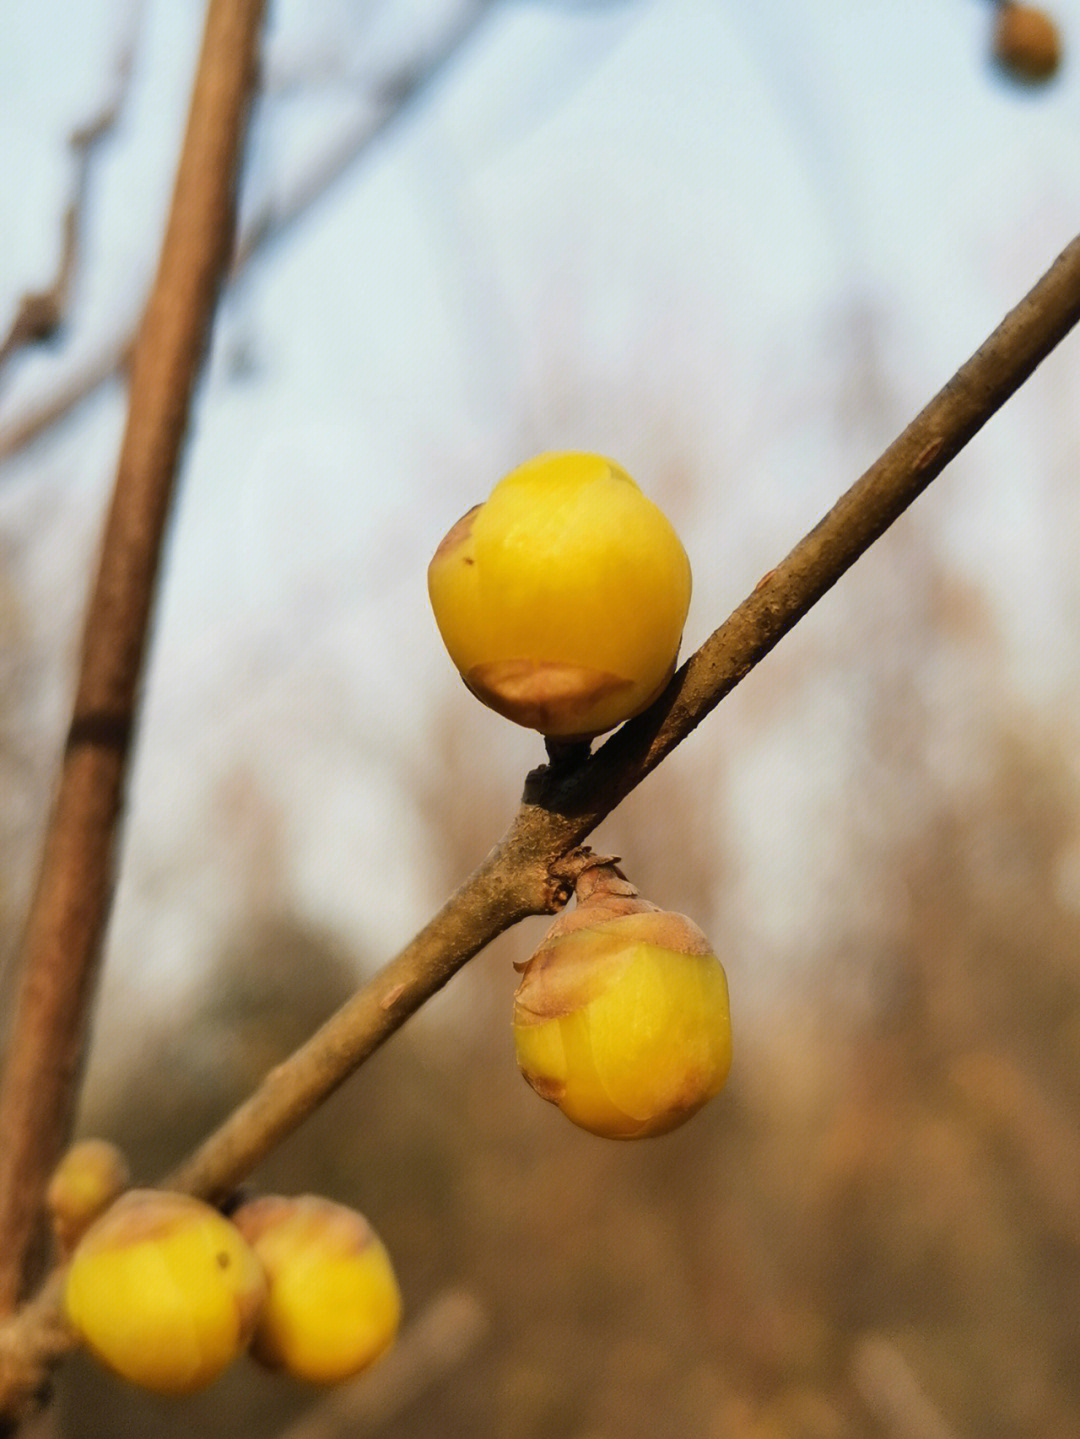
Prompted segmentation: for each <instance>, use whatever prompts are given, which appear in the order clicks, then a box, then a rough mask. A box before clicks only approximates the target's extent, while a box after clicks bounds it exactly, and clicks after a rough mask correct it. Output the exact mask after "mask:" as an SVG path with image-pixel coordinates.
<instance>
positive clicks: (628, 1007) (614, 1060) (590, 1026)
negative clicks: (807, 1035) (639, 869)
mask: <svg viewBox="0 0 1080 1439" xmlns="http://www.w3.org/2000/svg"><path fill="white" fill-rule="evenodd" d="M594 873H595V872H594ZM626 888H627V889H628V890H630V895H631V896H632V895H633V889H632V887H631V886H629V885H627V886H626ZM579 896H580V882H579ZM513 1027H514V1046H515V1050H516V1053H517V1060H518V1066H519V1068H520V1069H521V1072H522V1073H523V1074H524V1076H525V1078H526V1079H527V1080H528V1081H529V1083H530V1084H531V1085H532V1087H533V1088H534V1089H535V1090H536V1091H537V1093H538V1094H540V1095H541V1096H542V1097H543V1098H544V1099H547V1100H550V1101H551V1102H552V1103H553V1104H556V1105H558V1107H559V1108H560V1109H561V1110H562V1112H563V1113H564V1114H565V1115H566V1116H567V1118H568V1119H572V1120H573V1122H574V1123H575V1124H578V1125H580V1126H581V1127H582V1128H583V1129H588V1130H591V1131H592V1133H594V1134H600V1135H604V1136H606V1137H607V1138H610V1139H638V1138H643V1137H645V1136H647V1135H652V1134H663V1133H665V1132H666V1131H668V1130H671V1129H675V1128H676V1127H677V1126H678V1125H680V1124H682V1123H683V1121H684V1120H686V1119H688V1118H689V1117H690V1115H691V1114H693V1113H694V1112H695V1110H697V1109H700V1107H701V1106H702V1105H703V1104H704V1103H705V1101H706V1100H707V1099H709V1098H711V1096H712V1095H714V1094H716V1093H717V1092H718V1091H719V1090H720V1089H721V1087H722V1086H723V1083H724V1080H725V1079H726V1078H727V1074H728V1070H729V1068H730V1067H731V1022H730V1017H729V1012H728V991H727V980H726V978H725V976H724V970H723V967H722V965H721V964H720V961H719V960H718V959H717V958H716V956H715V955H714V954H713V953H712V951H711V949H710V947H709V943H708V940H707V939H706V938H705V936H704V935H703V934H702V932H701V930H699V929H698V927H697V926H696V925H695V924H692V923H691V921H690V920H688V919H686V918H685V917H684V916H683V915H680V914H668V913H665V912H663V911H661V910H658V909H656V908H655V906H652V905H646V904H645V903H644V902H643V901H638V900H634V899H633V898H630V897H628V898H627V899H626V900H624V901H623V902H622V903H615V904H612V903H610V902H600V903H597V902H596V901H594V902H593V903H591V904H581V903H579V905H578V908H577V909H576V910H575V911H571V912H570V914H569V915H567V916H561V917H560V919H559V920H556V922H555V925H553V926H552V930H551V931H550V932H549V935H548V937H547V938H546V939H545V940H544V942H543V943H542V944H541V946H540V948H539V949H538V950H537V952H536V953H535V954H534V955H533V957H532V959H530V960H529V962H528V963H527V964H526V965H525V967H524V973H523V975H522V979H521V983H520V985H519V986H518V990H517V993H516V995H515V997H514V1020H513Z"/></svg>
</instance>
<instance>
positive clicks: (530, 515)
mask: <svg viewBox="0 0 1080 1439" xmlns="http://www.w3.org/2000/svg"><path fill="white" fill-rule="evenodd" d="M428 590H429V593H430V596H431V606H432V609H433V611H434V614H435V621H436V623H437V624H438V627H439V632H440V634H441V635H442V638H443V642H444V643H445V645H446V648H447V650H448V651H449V653H450V658H451V659H452V660H453V662H454V664H455V665H456V666H457V668H458V670H459V672H460V674H461V677H462V679H463V680H464V681H465V683H466V684H467V685H468V687H469V689H471V690H472V692H473V693H474V694H475V695H476V696H477V698H478V699H481V700H482V701H483V702H484V704H486V705H489V706H490V707H491V708H492V709H494V710H497V711H498V713H499V714H501V715H505V716H506V717H507V719H511V720H514V721H515V722H516V723H517V724H521V725H526V726H528V727H529V728H531V729H537V730H540V731H541V732H542V733H543V734H545V735H551V736H554V737H559V738H564V739H577V738H589V737H591V736H593V735H597V734H602V733H603V732H604V731H605V730H609V729H612V728H613V727H614V726H615V725H617V724H621V723H622V722H623V720H625V719H629V718H630V717H631V716H632V715H635V714H637V713H639V711H641V710H643V709H645V708H646V707H647V706H648V705H649V704H651V703H652V701H653V700H654V699H656V698H657V696H658V695H659V694H660V693H661V691H662V690H663V689H664V686H665V685H666V684H667V682H668V680H669V679H670V678H671V676H672V674H673V672H674V669H675V661H676V658H677V656H678V652H679V644H680V641H681V639H682V631H683V625H684V623H685V621H686V612H687V610H688V608H689V605H690V562H689V561H688V560H687V558H686V552H685V551H684V549H683V547H682V545H681V544H680V543H679V538H678V536H677V535H676V533H675V531H674V530H673V529H672V527H671V525H670V524H669V523H668V521H667V519H666V518H665V517H664V515H663V514H662V512H661V511H660V510H659V509H657V507H656V506H655V505H654V504H653V503H652V501H651V500H648V499H646V497H645V496H644V495H643V494H642V493H641V491H640V490H639V489H638V487H637V485H635V483H634V482H633V480H632V479H631V478H630V476H629V475H628V474H626V472H625V471H624V470H622V469H620V467H619V466H618V465H616V464H614V463H613V462H612V461H611V460H606V459H603V458H602V457H601V456H599V455H587V454H552V455H540V456H539V457H538V458H536V459H534V460H530V461H529V462H528V463H527V464H524V465H521V466H520V467H519V468H518V469H516V470H513V471H511V473H510V474H508V475H507V476H506V477H505V478H504V479H502V480H501V481H500V482H499V483H498V484H497V485H496V486H495V489H494V490H493V491H492V493H491V496H490V498H489V499H488V500H487V502H486V504H483V505H477V506H476V507H475V508H474V509H472V510H470V511H469V513H468V514H467V515H465V516H463V518H462V519H460V520H459V521H458V522H457V524H456V525H455V526H454V527H453V529H451V531H450V532H449V534H448V535H447V536H446V538H445V539H444V540H443V542H442V544H440V546H439V548H438V549H437V550H436V552H435V556H434V558H433V559H432V561H431V564H430V566H429V568H428Z"/></svg>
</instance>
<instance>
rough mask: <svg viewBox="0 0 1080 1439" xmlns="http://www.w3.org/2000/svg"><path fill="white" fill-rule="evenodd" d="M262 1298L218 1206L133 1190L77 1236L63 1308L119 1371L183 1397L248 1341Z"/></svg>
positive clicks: (258, 1277) (252, 1260)
mask: <svg viewBox="0 0 1080 1439" xmlns="http://www.w3.org/2000/svg"><path fill="white" fill-rule="evenodd" d="M265 1297H266V1279H265V1277H264V1275H263V1272H262V1268H261V1266H260V1264H259V1261H258V1260H257V1259H256V1257H255V1255H254V1254H253V1253H252V1251H251V1249H250V1248H249V1246H248V1245H247V1243H246V1242H245V1240H244V1239H243V1238H242V1236H241V1235H240V1233H239V1231H238V1230H237V1229H236V1228H235V1227H234V1226H233V1225H232V1224H230V1223H229V1221H228V1220H227V1219H225V1218H224V1217H223V1216H222V1215H221V1214H219V1213H218V1211H217V1210H216V1209H212V1208H211V1207H210V1206H209V1205H208V1204H203V1203H202V1202H201V1200H198V1199H192V1198H191V1197H190V1196H188V1195H186V1194H167V1193H162V1192H159V1191H157V1190H138V1189H134V1190H130V1191H129V1192H128V1193H127V1194H124V1195H122V1196H121V1198H120V1199H118V1200H117V1201H116V1203H115V1204H114V1205H113V1206H112V1208H111V1209H108V1210H106V1212H105V1213H104V1214H103V1215H102V1216H101V1218H100V1219H98V1220H97V1222H96V1223H94V1224H93V1225H91V1227H90V1228H89V1229H88V1230H87V1231H86V1234H85V1235H84V1236H83V1238H82V1241H81V1242H80V1244H79V1246H78V1248H77V1249H76V1251H75V1255H74V1258H73V1259H72V1261H71V1267H70V1269H69V1270H68V1275H67V1283H66V1288H65V1292H64V1308H65V1312H66V1314H67V1318H68V1321H69V1322H70V1324H71V1326H72V1328H73V1329H74V1330H75V1331H76V1332H77V1333H78V1334H79V1335H80V1336H81V1338H82V1339H83V1340H84V1342H85V1343H86V1346H87V1348H88V1349H89V1350H90V1351H91V1352H92V1353H93V1354H94V1355H95V1356H96V1357H97V1358H98V1359H100V1360H101V1362H102V1363H103V1364H105V1365H107V1366H108V1367H109V1368H110V1369H112V1370H114V1371H115V1372H116V1373H117V1374H119V1375H120V1376H121V1377H122V1378H124V1379H128V1380H130V1381H131V1383H132V1384H141V1385H142V1386H143V1387H144V1388H147V1389H154V1390H157V1391H158V1392H159V1393H163V1394H187V1393H190V1392H191V1391H193V1390H195V1389H201V1388H203V1387H204V1386H205V1385H207V1384H209V1383H210V1382H211V1381H212V1380H213V1379H216V1378H217V1376H218V1375H219V1374H220V1373H221V1372H222V1370H223V1369H225V1368H226V1367H227V1365H229V1364H230V1363H231V1362H232V1361H233V1360H234V1359H235V1358H236V1356H237V1355H238V1354H239V1353H240V1352H241V1351H242V1350H243V1349H244V1348H245V1346H246V1345H247V1342H248V1340H249V1339H250V1337H251V1333H252V1330H253V1328H254V1325H255V1320H256V1318H257V1316H258V1312H259V1309H260V1308H261V1306H262V1304H263V1301H264V1299H265Z"/></svg>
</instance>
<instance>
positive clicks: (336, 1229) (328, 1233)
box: [233, 1195, 401, 1384]
mask: <svg viewBox="0 0 1080 1439" xmlns="http://www.w3.org/2000/svg"><path fill="white" fill-rule="evenodd" d="M233 1222H234V1223H235V1224H236V1225H237V1227H238V1228H239V1229H240V1231H241V1233H243V1234H244V1235H245V1237H246V1238H247V1240H248V1241H249V1243H250V1244H251V1246H252V1248H253V1249H254V1251H255V1253H256V1254H257V1255H258V1257H259V1259H260V1261H261V1263H262V1265H263V1268H264V1270H265V1272H266V1276H267V1279H268V1281H269V1293H268V1295H267V1300H266V1304H265V1306H264V1307H263V1310H262V1313H261V1315H260V1317H259V1322H258V1326H257V1328H256V1330H255V1336H254V1339H253V1341H252V1346H251V1353H252V1356H253V1357H254V1358H255V1359H258V1360H259V1361H260V1362H261V1363H263V1364H266V1365H267V1366H268V1367H270V1368H274V1369H279V1368H280V1369H285V1370H287V1371H288V1373H290V1374H292V1375H294V1376H296V1377H297V1378H300V1379H307V1380H310V1381H311V1382H313V1383H317V1384H333V1383H336V1382H337V1381H339V1380H342V1379H347V1378H349V1377H350V1376H352V1375H354V1374H358V1373H359V1372H360V1371H361V1370H362V1369H366V1368H367V1366H368V1365H369V1364H371V1363H372V1362H373V1361H374V1360H375V1359H377V1358H378V1357H379V1355H380V1354H382V1353H383V1351H384V1350H385V1349H387V1348H388V1347H389V1346H390V1344H391V1343H392V1342H393V1340H394V1337H395V1335H396V1333H397V1329H398V1325H399V1323H400V1320H401V1294H400V1291H399V1289H398V1285H397V1279H396V1278H395V1276H394V1270H393V1267H392V1265H391V1263H390V1256H389V1255H388V1254H387V1252H386V1249H385V1248H384V1247H383V1245H382V1243H381V1242H380V1241H379V1239H378V1238H377V1236H376V1235H375V1234H374V1232H373V1231H372V1230H371V1228H370V1226H369V1225H368V1223H367V1221H366V1220H365V1219H364V1218H363V1216H362V1215H360V1214H358V1213H357V1212H356V1211H355V1210H352V1209H347V1208H345V1207H344V1206H343V1205H340V1204H334V1203H332V1202H331V1201H330V1200H328V1199H322V1198H319V1197H317V1196H314V1195H302V1196H299V1197H297V1198H289V1199H287V1198H281V1197H277V1196H268V1197H266V1198H264V1199H256V1200H253V1201H252V1202H251V1203H249V1204H245V1205H242V1206H241V1208H239V1209H238V1210H237V1211H236V1213H235V1214H234V1215H233Z"/></svg>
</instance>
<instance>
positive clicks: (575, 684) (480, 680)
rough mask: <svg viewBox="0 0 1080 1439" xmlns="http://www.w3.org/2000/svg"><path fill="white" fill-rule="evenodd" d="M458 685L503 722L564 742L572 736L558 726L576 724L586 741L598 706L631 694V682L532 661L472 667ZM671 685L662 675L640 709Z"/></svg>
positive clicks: (497, 661)
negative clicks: (463, 685)
mask: <svg viewBox="0 0 1080 1439" xmlns="http://www.w3.org/2000/svg"><path fill="white" fill-rule="evenodd" d="M671 673H674V667H673V668H672V671H671ZM462 679H464V681H465V683H466V685H467V686H468V687H469V689H470V690H472V692H473V694H474V695H475V696H476V698H477V699H478V700H480V701H481V703H483V704H486V705H487V706H488V708H489V709H493V710H494V711H495V712H496V714H501V715H502V716H503V718H504V719H508V720H513V721H514V723H515V724H520V725H525V726H526V727H527V728H528V729H535V730H539V731H540V733H541V734H547V733H549V731H552V730H554V731H556V732H557V733H558V734H560V735H561V736H562V737H563V738H564V739H573V738H575V736H573V735H565V734H563V729H562V728H560V726H563V727H565V724H566V723H573V722H575V721H577V720H578V719H579V718H580V720H581V724H582V728H583V731H586V732H584V733H583V734H582V736H581V738H583V739H588V738H591V731H588V724H587V720H588V716H589V715H590V714H591V713H592V712H593V710H594V708H595V705H596V703H597V701H598V700H602V699H606V698H608V697H609V696H610V695H616V694H619V693H620V692H621V691H622V692H625V691H626V690H630V689H633V682H632V681H631V680H627V679H623V678H622V677H621V676H619V675H612V674H605V673H604V672H603V671H602V670H590V669H585V668H584V667H583V666H582V665H567V664H556V663H554V662H547V663H543V662H539V661H536V660H495V661H493V662H492V663H490V664H482V665H473V667H472V669H470V670H469V671H468V673H467V674H464V675H463V676H462ZM670 679H671V674H670V673H669V674H667V675H665V677H664V683H663V684H662V685H661V686H660V688H659V689H658V690H656V691H655V692H654V693H653V694H651V695H649V697H648V698H647V699H646V701H645V703H644V704H643V705H642V706H641V708H642V709H645V708H646V707H647V706H648V705H651V704H652V702H653V700H655V699H656V697H657V695H658V694H660V693H661V691H662V690H663V689H664V688H665V687H666V686H667V683H668V681H669V680H670Z"/></svg>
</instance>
